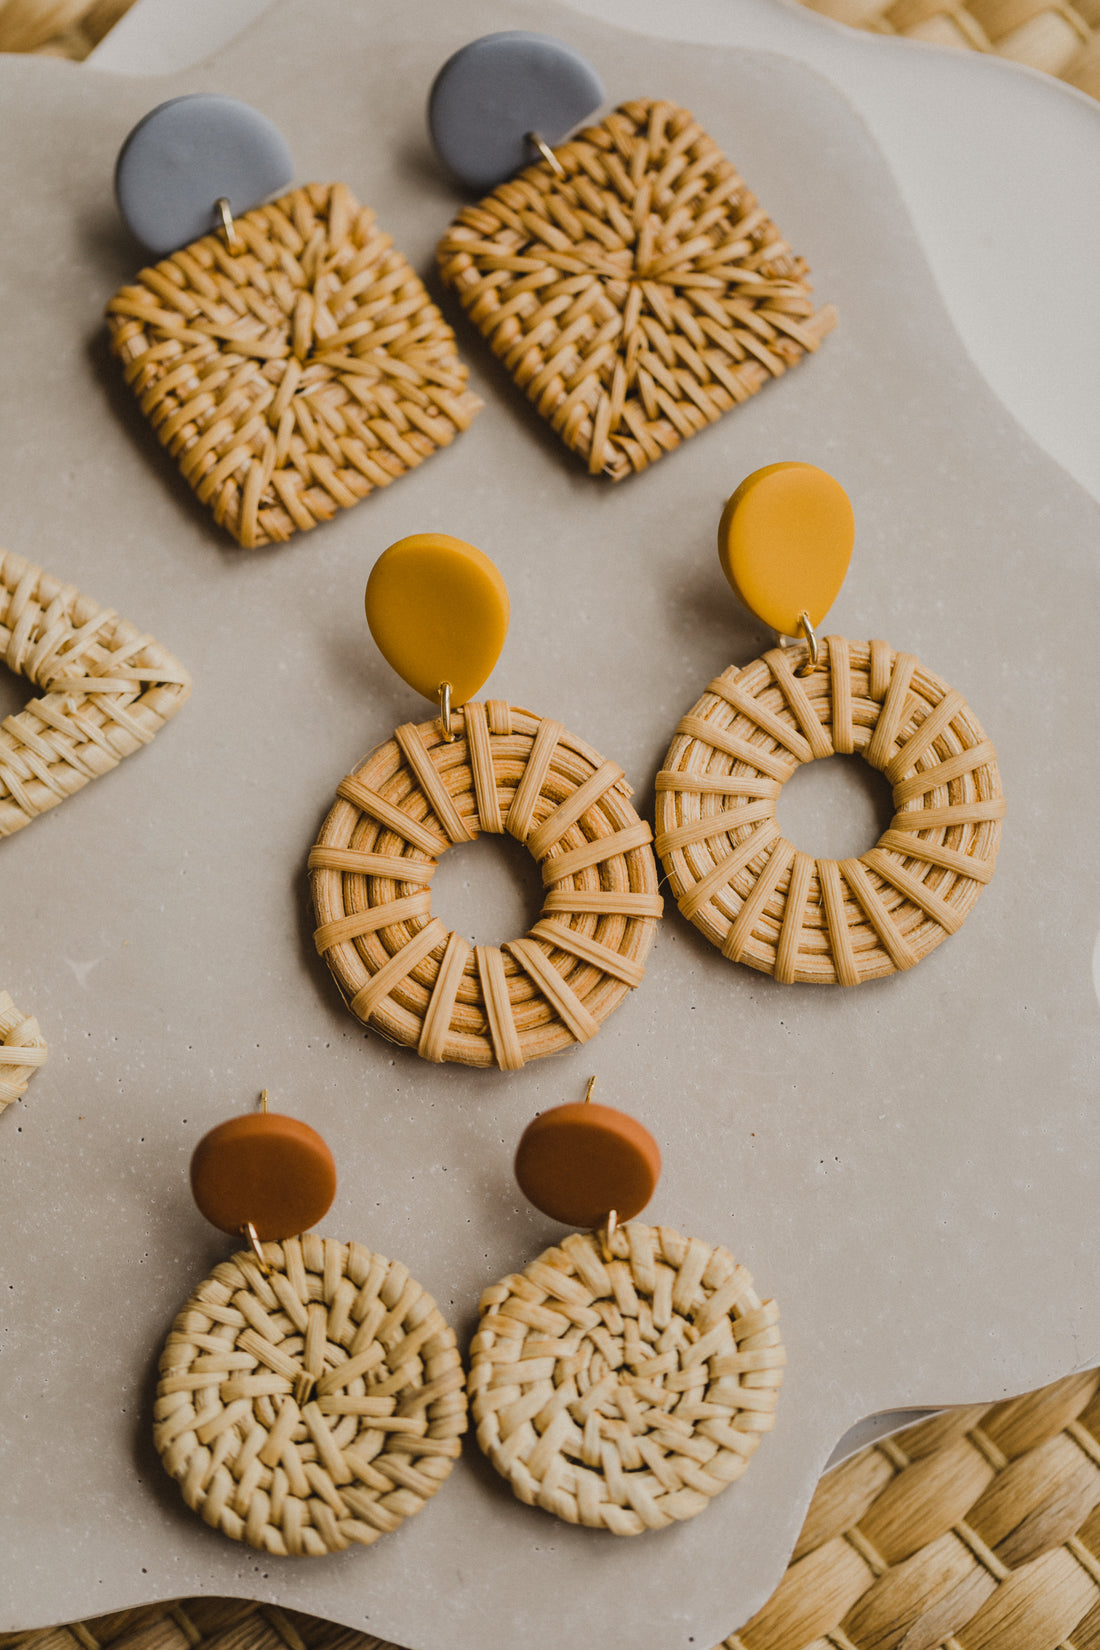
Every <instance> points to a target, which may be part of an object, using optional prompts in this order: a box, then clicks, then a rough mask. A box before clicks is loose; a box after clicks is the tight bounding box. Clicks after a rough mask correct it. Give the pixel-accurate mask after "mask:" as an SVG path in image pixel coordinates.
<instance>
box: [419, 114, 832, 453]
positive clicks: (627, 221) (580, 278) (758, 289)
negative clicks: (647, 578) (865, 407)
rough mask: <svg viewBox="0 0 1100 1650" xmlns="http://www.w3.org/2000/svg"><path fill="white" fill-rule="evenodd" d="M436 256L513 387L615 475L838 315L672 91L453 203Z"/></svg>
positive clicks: (718, 410)
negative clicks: (819, 298)
mask: <svg viewBox="0 0 1100 1650" xmlns="http://www.w3.org/2000/svg"><path fill="white" fill-rule="evenodd" d="M551 162H552V163H553V164H551ZM436 257H437V259H438V262H439V268H440V273H441V275H442V277H443V280H444V281H445V282H446V284H447V285H448V286H449V287H452V288H453V289H454V291H455V293H456V294H457V295H458V298H459V301H460V302H461V304H462V306H463V308H464V309H465V310H466V312H467V314H468V315H469V317H470V319H471V320H472V321H473V323H474V325H475V326H476V327H477V328H478V330H479V331H480V332H481V334H482V335H483V337H484V338H485V339H486V340H487V341H488V343H489V346H490V348H491V349H492V351H493V354H494V355H496V356H497V357H498V359H499V360H501V361H502V362H503V364H504V366H505V368H506V369H507V371H508V372H509V373H510V374H511V376H512V378H513V380H514V382H515V383H516V385H517V386H518V387H519V388H520V389H521V390H522V391H523V393H524V394H525V395H526V397H527V399H528V400H529V401H531V402H533V403H534V405H535V407H536V408H537V410H538V411H539V413H540V414H541V415H542V417H543V418H545V419H546V420H547V421H548V423H549V424H550V426H551V428H552V429H553V430H555V431H556V432H557V434H558V435H559V436H560V438H561V440H562V441H563V442H564V443H565V445H566V446H567V447H568V448H569V449H570V451H571V452H574V453H576V454H577V456H578V457H579V458H581V459H583V460H584V462H585V464H586V465H587V468H588V470H589V473H590V474H592V475H606V476H609V477H610V478H611V480H612V481H621V480H623V479H624V478H625V477H626V476H629V475H633V474H635V473H636V472H637V471H639V470H644V469H645V468H646V466H647V465H649V464H652V463H653V462H654V461H655V460H656V459H659V458H660V457H662V455H663V454H664V453H666V452H671V451H672V450H673V449H674V448H675V447H678V446H679V444H680V442H681V441H684V440H686V439H687V438H688V437H689V436H692V435H694V434H695V433H696V432H697V431H699V430H701V429H703V428H705V426H706V425H708V424H712V423H714V421H715V420H716V419H718V418H720V417H721V416H722V414H723V413H725V412H728V411H729V410H730V409H731V408H733V407H736V406H738V405H739V404H740V403H741V402H743V401H747V400H748V399H749V397H750V396H752V395H755V394H756V392H757V391H758V390H759V389H761V388H762V387H763V386H764V385H765V384H768V383H770V382H771V380H772V379H773V378H779V377H781V376H782V375H783V374H784V373H785V372H786V371H787V370H788V369H789V368H790V367H794V366H797V365H798V363H799V362H800V361H802V360H803V359H804V358H805V356H806V355H807V354H809V353H811V352H813V351H814V350H816V349H817V347H818V345H819V344H820V342H821V340H822V338H823V337H824V336H825V335H826V333H828V332H829V331H831V329H832V327H833V326H834V325H835V322H836V312H835V310H833V309H832V308H831V307H829V306H828V305H826V306H825V307H824V308H822V309H815V307H814V301H813V298H812V296H811V291H810V286H809V284H808V281H807V279H806V276H807V274H808V269H807V266H806V263H805V262H804V260H803V259H802V258H800V257H798V256H797V254H795V253H794V252H792V251H791V248H790V247H789V246H788V245H787V243H786V241H785V240H784V239H783V237H782V235H781V233H780V231H779V230H778V229H777V228H776V226H775V224H774V223H772V221H771V219H770V218H769V217H768V215H767V213H766V212H765V211H764V209H763V208H762V207H761V206H760V205H759V204H758V202H757V200H756V197H755V196H754V195H753V194H752V193H751V192H750V190H749V188H748V187H747V185H746V184H745V182H744V180H743V179H742V178H741V177H740V176H739V175H738V173H737V171H736V169H735V168H734V166H733V165H732V164H731V162H730V161H728V160H727V159H726V157H725V155H723V153H722V151H721V150H720V149H719V148H718V146H717V144H716V143H715V142H714V141H713V139H711V138H710V137H708V135H707V133H706V132H704V131H703V129H702V127H701V126H700V125H699V124H698V122H697V121H696V120H694V119H693V117H692V116H691V115H690V114H689V113H688V112H687V110H686V109H680V108H678V107H677V106H676V105H675V104H672V103H662V102H649V101H637V102H632V103H624V104H623V105H622V107H621V108H618V109H616V110H615V111H614V112H613V113H612V114H610V115H608V116H607V118H606V120H603V121H601V122H600V123H599V125H597V126H590V127H586V128H585V130H584V131H581V132H578V133H577V135H576V136H575V137H573V138H570V140H569V141H568V142H567V143H564V144H561V145H559V146H558V148H557V149H556V150H555V151H554V154H553V155H552V156H551V157H550V159H549V160H546V159H544V160H541V161H539V162H538V163H537V164H536V165H534V166H529V167H527V169H526V170H525V171H523V172H520V173H519V174H518V175H517V176H516V177H514V178H511V179H509V181H508V182H506V183H502V184H501V185H500V186H499V188H497V189H494V190H493V191H492V193H491V194H488V195H486V196H485V198H484V199H483V200H480V201H478V202H477V204H476V205H474V206H467V207H464V208H463V209H462V211H461V212H460V213H459V214H458V216H457V218H456V219H455V221H454V222H453V223H452V224H451V226H450V228H449V229H448V230H447V231H446V233H445V234H444V236H443V238H442V240H441V241H440V243H439V246H438V247H437V249H436Z"/></svg>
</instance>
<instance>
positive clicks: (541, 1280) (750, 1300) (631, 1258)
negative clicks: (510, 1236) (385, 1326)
mask: <svg viewBox="0 0 1100 1650" xmlns="http://www.w3.org/2000/svg"><path fill="white" fill-rule="evenodd" d="M611 1252H612V1255H613V1259H612V1260H611V1262H610V1263H609V1264H607V1265H605V1264H604V1261H603V1258H602V1253H601V1248H600V1244H599V1242H598V1240H597V1239H596V1237H595V1236H593V1235H592V1234H582V1233H579V1232H575V1233H574V1234H573V1235H572V1236H571V1237H567V1238H566V1239H565V1240H564V1242H563V1243H561V1244H559V1245H558V1247H557V1248H554V1249H547V1250H546V1251H545V1252H544V1253H543V1254H541V1255H540V1256H539V1258H538V1259H537V1260H534V1261H532V1262H531V1264H530V1266H528V1267H527V1268H526V1270H525V1271H524V1272H522V1273H520V1274H519V1275H518V1276H516V1275H513V1276H512V1277H507V1278H504V1279H503V1280H502V1281H501V1282H500V1283H497V1284H494V1285H493V1287H492V1288H491V1289H487V1290H486V1291H485V1293H484V1294H483V1295H482V1297H481V1306H480V1310H481V1322H480V1325H479V1327H478V1332H477V1334H476V1335H475V1337H474V1340H473V1343H472V1345H471V1348H470V1403H471V1407H472V1409H473V1415H474V1421H475V1423H476V1425H477V1441H478V1443H479V1444H480V1445H481V1448H482V1449H483V1450H484V1452H485V1454H486V1455H487V1456H488V1457H489V1459H490V1461H491V1462H492V1463H493V1465H494V1467H496V1469H497V1471H498V1472H499V1473H500V1474H501V1475H502V1476H503V1477H505V1478H507V1479H508V1480H509V1482H510V1483H511V1486H512V1489H513V1490H514V1492H515V1494H516V1495H517V1496H518V1497H519V1499H520V1500H521V1501H526V1502H527V1504H528V1505H529V1506H537V1507H544V1508H545V1509H546V1510H547V1511H548V1512H552V1513H555V1514H556V1515H557V1516H558V1517H559V1518H563V1519H565V1520H566V1521H567V1522H568V1523H570V1524H587V1525H589V1526H590V1527H591V1528H593V1529H604V1530H611V1531H612V1532H613V1533H614V1534H615V1535H639V1534H640V1533H641V1532H642V1531H643V1530H659V1529H662V1528H663V1527H664V1526H665V1525H666V1524H671V1523H672V1522H673V1521H674V1520H677V1519H685V1518H694V1516H695V1514H696V1513H699V1512H702V1510H703V1508H704V1507H705V1506H706V1505H707V1503H708V1501H709V1500H710V1498H711V1497H712V1496H714V1495H717V1494H718V1492H719V1490H721V1489H724V1488H725V1487H726V1485H727V1484H732V1483H733V1482H734V1480H735V1479H737V1478H740V1476H741V1474H742V1473H743V1472H744V1471H745V1468H746V1467H747V1466H748V1463H749V1457H750V1456H751V1455H752V1453H753V1451H754V1450H755V1449H756V1446H757V1444H758V1443H759V1442H760V1435H761V1433H764V1432H769V1431H770V1430H771V1428H772V1426H773V1424H774V1420H775V1406H776V1400H777V1397H778V1392H779V1385H780V1382H781V1381H782V1379H783V1366H784V1364H785V1363H786V1361H787V1356H786V1353H785V1351H784V1349H783V1345H782V1342H781V1341H780V1338H779V1309H778V1307H777V1306H776V1304H775V1302H774V1301H764V1302H761V1300H760V1297H759V1296H758V1295H757V1294H756V1292H755V1290H754V1289H753V1284H752V1278H751V1276H750V1274H749V1273H748V1272H747V1271H746V1269H745V1267H743V1266H739V1265H738V1263H737V1262H736V1261H735V1260H734V1258H733V1256H732V1255H731V1254H730V1252H729V1250H728V1249H722V1248H712V1247H711V1245H710V1244H709V1243H703V1242H702V1241H701V1240H700V1239H699V1238H685V1237H681V1236H680V1234H679V1233H678V1232H673V1231H671V1230H670V1229H669V1228H668V1227H667V1226H643V1225H641V1224H639V1223H637V1222H632V1223H631V1224H630V1225H629V1226H621V1227H619V1228H618V1229H617V1230H616V1231H615V1232H614V1233H613V1235H612V1238H611Z"/></svg>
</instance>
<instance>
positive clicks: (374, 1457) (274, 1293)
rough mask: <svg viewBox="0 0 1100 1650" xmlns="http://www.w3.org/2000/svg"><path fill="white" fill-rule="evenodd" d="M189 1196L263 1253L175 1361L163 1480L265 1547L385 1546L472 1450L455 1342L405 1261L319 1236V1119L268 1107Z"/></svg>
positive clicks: (191, 1329)
mask: <svg viewBox="0 0 1100 1650" xmlns="http://www.w3.org/2000/svg"><path fill="white" fill-rule="evenodd" d="M191 1185H192V1190H193V1192H194V1196H195V1201H196V1203H197V1204H198V1206H199V1208H200V1210H201V1211H202V1213H203V1214H204V1215H205V1216H206V1218H207V1219H208V1220H210V1221H211V1222H212V1223H213V1224H214V1225H215V1226H217V1227H219V1228H220V1229H221V1230H222V1231H226V1232H231V1233H238V1232H241V1233H243V1234H244V1235H245V1236H246V1238H247V1241H248V1244H249V1247H248V1248H247V1249H246V1250H244V1251H242V1252H241V1253H239V1254H236V1255H234V1256H233V1257H232V1258H231V1259H229V1260H226V1261H224V1262H223V1263H222V1264H221V1265H220V1266H217V1267H215V1268H214V1271H213V1272H212V1273H211V1274H210V1276H209V1277H208V1278H206V1279H205V1281H204V1282H203V1283H201V1284H200V1285H199V1287H198V1288H197V1289H196V1290H195V1292H194V1293H193V1294H192V1296H191V1298H190V1299H189V1300H188V1302H187V1304H186V1305H185V1306H184V1307H183V1309H182V1310H181V1311H180V1313H179V1315H178V1316H177V1318H176V1320H175V1323H174V1324H173V1326H172V1331H171V1333H170V1334H169V1336H168V1340H167V1342H166V1344H165V1347H164V1351H163V1353H162V1354H161V1359H160V1379H159V1382H158V1385H157V1396H156V1403H155V1407H154V1411H153V1417H154V1425H153V1438H154V1442H155V1444H156V1448H157V1450H158V1452H159V1454H160V1456H161V1459H162V1461H163V1463H164V1466H165V1469H166V1470H167V1471H168V1472H169V1473H170V1475H171V1476H172V1477H173V1478H174V1479H175V1480H176V1481H177V1483H178V1484H179V1486H180V1489H181V1490H182V1492H183V1497H184V1500H185V1501H186V1502H187V1504H188V1506H189V1507H191V1508H193V1509H194V1511H195V1512H197V1513H199V1515H200V1516H201V1517H202V1518H203V1519H204V1521H205V1522H206V1523H207V1524H209V1525H211V1526H212V1528H214V1529H217V1530H220V1531H221V1533H222V1534H223V1535H227V1536H230V1537H232V1539H233V1540H235V1541H244V1542H247V1543H248V1545H249V1546H251V1547H256V1548H258V1549H260V1550H261V1551H263V1552H267V1553H272V1554H275V1555H278V1556H280V1557H288V1556H289V1557H299V1556H306V1557H322V1556H324V1555H325V1554H326V1553H335V1552H340V1551H342V1550H343V1549H345V1548H347V1547H350V1546H352V1545H359V1546H364V1547H367V1546H370V1545H371V1543H372V1542H374V1541H377V1539H378V1537H379V1536H380V1535H385V1534H386V1533H387V1532H388V1531H390V1530H394V1529H396V1528H397V1526H398V1525H399V1524H400V1523H402V1521H403V1520H404V1519H406V1518H410V1517H412V1515H413V1514H414V1513H417V1512H419V1511H420V1509H421V1507H422V1506H423V1505H424V1503H425V1502H426V1501H428V1500H430V1498H431V1497H432V1496H433V1495H434V1494H435V1492H436V1490H437V1489H438V1488H439V1486H440V1484H442V1482H443V1480H444V1479H445V1478H446V1477H447V1475H448V1474H449V1472H450V1471H451V1468H452V1467H453V1466H454V1463H455V1461H456V1460H457V1459H458V1456H459V1454H460V1453H461V1448H462V1445H461V1435H462V1434H463V1433H464V1432H465V1430H466V1394H465V1389H464V1378H463V1372H462V1363H461V1360H460V1358H459V1354H458V1348H457V1345H456V1342H455V1337H454V1333H453V1331H452V1330H451V1329H449V1328H448V1326H447V1324H446V1323H445V1322H444V1320H443V1317H442V1314H441V1313H440V1311H439V1308H438V1307H437V1305H436V1303H435V1301H434V1300H433V1299H432V1297H431V1296H430V1295H429V1294H427V1293H426V1291H425V1290H423V1289H422V1288H421V1287H420V1285H419V1284H418V1283H416V1282H414V1280H413V1279H412V1278H410V1277H409V1274H408V1271H407V1269H406V1268H405V1267H404V1266H402V1265H400V1264H399V1263H398V1262H396V1261H390V1260H387V1259H386V1257H385V1256H384V1255H378V1254H374V1253H373V1252H372V1251H371V1250H370V1249H366V1248H364V1247H363V1245H362V1244H359V1243H339V1242H336V1241H334V1240H333V1239H331V1238H321V1237H317V1236H315V1235H314V1234H313V1233H310V1232H308V1231H305V1228H306V1227H308V1226H310V1225H312V1224H313V1223H314V1221H317V1220H320V1219H321V1217H322V1216H323V1215H324V1213H325V1211H326V1210H327V1209H328V1207H329V1205H330V1204H331V1202H332V1198H333V1196H334V1194H335V1190H336V1171H335V1167H334V1165H333V1161H332V1155H331V1153H330V1152H329V1150H328V1147H327V1146H326V1145H325V1142H324V1141H323V1140H322V1139H321V1137H320V1135H318V1134H317V1133H316V1132H315V1131H314V1130H313V1129H311V1128H310V1127H309V1126H308V1125H307V1124H305V1123H302V1122H300V1121H298V1119H296V1118H293V1117H281V1116H276V1115H275V1114H273V1113H268V1112H267V1110H266V1105H265V1109H264V1111H262V1112H258V1113H255V1114H253V1115H251V1116H244V1117H235V1118H231V1119H230V1120H229V1121H228V1122H226V1123H222V1124H220V1125H219V1126H218V1127H217V1128H215V1129H213V1130H211V1132H210V1133H209V1134H207V1135H206V1136H204V1138H203V1139H202V1140H201V1141H200V1142H199V1144H198V1146H197V1147H196V1150H195V1154H194V1157H193V1158H192V1163H191ZM303 1232H304V1235H301V1236H293V1235H291V1234H293V1233H303Z"/></svg>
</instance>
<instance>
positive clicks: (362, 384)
mask: <svg viewBox="0 0 1100 1650" xmlns="http://www.w3.org/2000/svg"><path fill="white" fill-rule="evenodd" d="M234 230H235V234H236V236H237V237H238V238H239V241H240V243H241V245H242V248H243V250H242V251H241V252H240V253H239V255H235V254H233V253H232V252H231V251H230V250H229V247H228V245H227V244H226V240H225V237H224V236H223V235H222V234H221V233H220V232H219V233H218V234H211V235H206V236H204V237H203V238H202V239H201V240H199V241H195V242H193V243H192V244H191V245H190V246H186V247H184V248H183V249H182V250H181V251H179V252H175V253H173V254H172V256H171V257H169V258H165V259H163V260H162V261H161V262H160V263H158V264H156V265H155V266H154V267H153V268H151V269H145V270H143V271H142V272H141V274H140V275H139V276H138V278H137V280H136V281H135V282H134V283H133V284H132V285H130V286H126V287H123V288H122V290H121V291H120V292H118V293H116V294H115V296H114V297H113V298H112V299H111V301H110V303H109V304H108V306H107V320H108V327H109V331H110V339H111V348H112V349H113V350H114V352H115V354H116V355H117V356H118V357H119V358H120V359H121V361H122V363H123V367H124V370H125V374H126V381H127V383H128V384H129V385H130V387H131V389H132V390H133V391H134V393H135V395H136V396H137V397H138V400H139V402H140V404H141V408H142V411H143V412H144V413H145V415H146V416H147V417H148V418H149V420H150V421H151V423H152V424H153V427H154V429H155V430H156V432H157V437H158V439H159V440H160V442H161V443H162V445H163V446H165V447H167V449H168V451H169V452H170V453H171V454H172V455H173V457H175V458H176V459H177V460H178V462H179V467H180V470H181V472H182V474H183V476H184V477H185V479H186V480H187V482H188V484H189V485H190V486H191V487H192V488H194V490H195V492H196V493H197V495H198V497H199V498H200V499H201V500H202V501H203V503H204V504H206V505H208V506H209V508H210V509H211V510H212V511H213V514H214V519H215V521H216V522H217V523H218V525H219V526H222V527H225V528H226V529H227V531H228V532H230V533H232V535H233V537H234V538H235V539H236V540H237V542H238V543H239V544H241V545H243V546H245V547H246V548H252V547H254V546H257V545H263V544H270V543H271V542H273V541H276V540H283V539H288V538H289V537H290V535H291V534H292V533H294V532H296V531H299V530H304V529H307V528H310V527H315V526H316V525H317V523H318V522H322V521H329V520H330V519H331V518H332V517H333V516H334V515H335V514H336V511H337V510H338V509H341V508H344V507H347V506H348V505H351V504H355V503H357V502H358V500H359V499H362V498H365V497H366V496H367V494H368V493H371V492H373V491H374V489H375V488H376V487H388V486H389V484H390V482H391V481H394V480H396V479H397V478H398V477H399V476H403V475H404V474H405V473H406V472H407V471H408V470H412V469H415V467H416V466H417V465H418V464H421V463H422V462H423V460H424V459H425V458H427V457H429V456H430V455H431V454H432V453H433V452H435V451H436V449H437V448H439V447H445V446H447V445H448V444H449V443H450V442H451V441H452V440H453V439H454V437H455V435H457V434H458V432H459V431H460V430H464V429H465V428H466V426H467V425H468V424H469V422H470V420H471V419H472V418H473V416H474V414H475V413H476V412H477V410H478V407H479V406H480V402H479V401H478V400H477V398H476V396H474V395H473V394H472V393H471V392H470V391H469V390H468V389H467V388H466V368H465V367H464V366H463V364H462V363H461V362H460V361H459V359H458V356H457V355H456V353H455V344H454V334H453V333H452V331H451V329H450V327H449V326H448V325H447V323H446V322H445V321H444V319H443V317H442V316H441V315H440V313H439V310H438V309H437V308H436V306H435V305H434V304H433V303H432V301H431V299H430V298H429V297H428V294H427V292H426V291H425V289H424V285H423V282H422V281H421V280H420V278H419V276H418V275H417V274H416V273H415V271H414V270H413V269H412V268H411V266H410V265H409V264H408V263H407V262H406V261H405V259H404V257H402V255H401V253H399V252H398V251H396V249H395V248H394V246H393V242H392V240H391V239H390V237H389V235H386V234H383V232H382V231H381V230H380V229H379V228H378V226H377V224H376V222H375V217H374V213H373V212H371V211H370V210H369V208H367V207H363V206H360V205H359V203H358V201H357V200H356V199H355V197H354V196H353V195H352V193H351V191H350V190H349V189H348V188H347V186H346V185H345V184H342V183H337V184H331V185H325V184H309V185H307V186H305V187H304V188H301V189H295V190H292V191H291V193H290V194H288V195H284V196H282V197H281V198H280V199H279V200H277V201H273V202H272V203H271V204H269V205H267V206H258V207H256V208H255V209H254V210H253V211H251V212H246V213H244V214H243V216H241V217H240V218H238V219H236V220H235V224H234Z"/></svg>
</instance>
